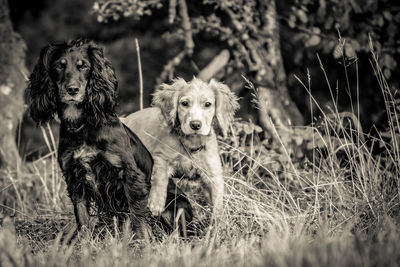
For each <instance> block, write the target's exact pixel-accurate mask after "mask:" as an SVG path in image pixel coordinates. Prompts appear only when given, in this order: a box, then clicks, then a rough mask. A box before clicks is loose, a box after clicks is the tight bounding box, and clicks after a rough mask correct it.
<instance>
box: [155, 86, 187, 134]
mask: <svg viewBox="0 0 400 267" xmlns="http://www.w3.org/2000/svg"><path fill="white" fill-rule="evenodd" d="M185 86H187V82H186V81H185V80H184V79H182V78H177V79H174V80H173V83H172V84H166V83H163V84H161V86H160V89H157V90H156V91H155V92H154V94H153V101H152V105H153V106H156V107H159V108H160V109H161V111H162V113H163V115H164V117H165V118H166V120H167V122H168V123H169V124H170V125H171V126H175V124H176V122H177V110H178V94H179V92H180V91H181V90H182V89H183V88H184V87H185Z"/></svg>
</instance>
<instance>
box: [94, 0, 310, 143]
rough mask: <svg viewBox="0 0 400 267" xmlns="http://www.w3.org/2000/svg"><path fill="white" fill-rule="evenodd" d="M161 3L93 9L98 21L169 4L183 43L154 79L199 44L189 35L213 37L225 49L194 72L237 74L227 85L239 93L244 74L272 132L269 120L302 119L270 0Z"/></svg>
mask: <svg viewBox="0 0 400 267" xmlns="http://www.w3.org/2000/svg"><path fill="white" fill-rule="evenodd" d="M166 5H167V2H166V1H162V0H151V1H144V0H143V1H141V0H136V1H128V0H118V1H115V0H113V1H110V0H98V1H97V2H95V4H94V7H93V10H94V11H95V13H96V14H97V16H98V20H99V21H100V22H107V21H109V20H118V19H120V18H121V17H133V18H135V19H140V18H142V17H143V16H147V15H151V14H152V12H153V10H154V9H162V8H164V9H167V8H168V12H167V13H168V22H169V25H170V27H169V30H170V31H171V32H170V33H169V36H170V37H172V38H177V39H180V40H182V41H183V47H182V49H181V52H179V53H178V54H177V55H176V56H175V57H174V58H172V59H171V60H170V61H169V62H168V64H166V65H165V67H164V71H163V72H162V73H161V74H160V78H159V81H158V84H159V83H161V82H165V81H166V80H167V79H168V78H171V77H173V75H174V71H175V69H176V67H177V66H178V65H180V64H182V62H183V60H185V59H189V60H190V59H192V58H193V55H194V54H195V53H196V52H198V51H200V50H201V49H202V47H200V46H197V45H196V42H195V41H194V40H198V39H199V38H197V37H205V38H212V39H213V40H216V41H218V43H219V47H224V48H226V49H221V51H220V53H219V54H218V55H215V60H213V61H211V63H210V64H209V65H208V66H206V67H205V68H204V69H203V70H200V71H199V72H198V73H197V75H198V76H199V77H200V78H202V79H203V80H208V79H211V78H212V77H216V78H219V79H222V78H223V79H225V80H226V81H229V80H234V81H235V82H236V83H237V81H238V80H239V81H240V80H241V82H240V83H239V84H240V86H237V87H235V86H232V88H233V90H235V91H236V93H237V94H240V93H241V91H242V90H243V89H244V86H243V85H244V81H243V79H238V78H237V77H240V76H241V74H243V75H244V76H245V77H246V78H247V79H249V80H250V81H251V82H252V83H253V84H255V85H256V87H257V90H256V92H254V95H255V96H256V98H257V99H256V102H257V105H258V108H257V109H256V110H257V115H258V116H257V118H258V121H259V123H260V124H261V126H262V127H263V128H264V129H265V130H268V132H269V133H270V134H271V135H272V136H274V132H275V131H274V129H273V125H272V122H274V123H275V125H279V126H284V125H292V124H293V125H299V124H302V123H303V120H302V116H301V115H300V112H299V111H298V109H297V107H296V105H295V104H294V102H293V101H292V99H291V98H290V96H289V92H288V89H287V86H286V73H285V69H284V67H283V62H282V56H281V51H280V38H279V26H278V23H277V14H276V7H275V0H250V1H246V0H234V1H227V0H226V1H217V0H203V1H186V0H170V1H169V2H168V7H167V6H166ZM196 38H197V39H196ZM231 85H232V84H231ZM246 104H247V105H249V104H250V103H246ZM271 119H272V120H271Z"/></svg>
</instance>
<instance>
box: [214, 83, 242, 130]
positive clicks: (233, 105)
mask: <svg viewBox="0 0 400 267" xmlns="http://www.w3.org/2000/svg"><path fill="white" fill-rule="evenodd" d="M208 86H209V87H210V88H211V89H212V90H213V91H214V94H215V117H216V119H217V123H218V126H219V128H220V130H221V132H222V135H223V136H224V137H226V136H227V134H228V131H229V125H230V124H231V123H232V121H233V117H234V115H235V112H236V110H238V109H239V107H240V106H239V103H238V97H237V96H236V95H235V94H234V93H233V92H231V90H229V87H228V86H226V85H225V84H223V83H220V82H217V81H215V80H214V79H212V80H211V81H210V82H209V84H208Z"/></svg>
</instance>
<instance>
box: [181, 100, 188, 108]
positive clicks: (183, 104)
mask: <svg viewBox="0 0 400 267" xmlns="http://www.w3.org/2000/svg"><path fill="white" fill-rule="evenodd" d="M181 105H182V106H184V107H187V106H189V102H187V101H182V102H181Z"/></svg>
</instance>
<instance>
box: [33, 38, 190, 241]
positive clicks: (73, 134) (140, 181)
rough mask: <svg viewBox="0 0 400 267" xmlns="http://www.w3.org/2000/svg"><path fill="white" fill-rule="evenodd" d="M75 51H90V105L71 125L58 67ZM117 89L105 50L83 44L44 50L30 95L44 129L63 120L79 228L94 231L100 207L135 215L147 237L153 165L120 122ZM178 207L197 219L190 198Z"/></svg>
mask: <svg viewBox="0 0 400 267" xmlns="http://www.w3.org/2000/svg"><path fill="white" fill-rule="evenodd" d="M74 48H79V49H80V50H79V51H81V50H83V51H86V53H85V56H87V57H88V58H87V59H88V61H89V62H90V71H89V75H88V77H87V83H86V88H85V96H84V100H83V101H82V102H79V103H77V104H76V105H75V104H74V107H75V108H76V109H77V110H78V111H79V112H80V113H79V114H80V115H79V117H78V118H76V119H74V120H67V119H64V116H63V112H65V110H66V108H68V105H69V104H68V103H67V104H66V103H65V102H62V101H60V92H59V90H60V89H59V88H57V82H60V81H58V80H57V77H58V76H57V75H56V74H54V70H53V67H52V64H53V63H54V62H55V61H56V60H57V59H59V58H60V57H63V56H65V55H66V54H67V53H69V52H70V51H71V50H72V49H74ZM82 48H83V49H82ZM76 71H79V70H76ZM69 82H70V81H69ZM116 89H117V79H116V77H115V74H114V70H113V68H112V66H111V63H110V62H109V61H108V60H107V59H106V58H105V57H104V56H103V51H102V49H101V48H99V47H98V46H97V45H96V44H94V43H93V42H90V41H86V40H81V39H78V40H73V41H70V42H67V43H65V42H64V43H58V44H50V45H48V46H46V47H45V48H43V50H42V51H41V53H40V58H39V60H38V63H37V64H36V66H35V68H34V70H33V73H32V74H31V75H30V81H29V85H28V89H27V90H28V92H29V96H30V114H31V117H32V118H33V120H34V121H35V122H36V123H37V124H38V125H40V124H43V123H45V122H48V121H49V120H50V119H51V118H52V117H53V115H54V114H56V113H57V114H58V116H59V118H60V120H61V126H60V140H59V147H58V161H59V164H60V167H61V169H62V171H63V174H64V177H65V180H66V183H67V190H68V193H69V196H70V198H71V200H72V203H73V205H74V213H75V217H76V221H77V224H78V227H79V228H80V227H81V226H83V225H87V226H89V208H90V206H91V203H95V206H96V208H97V212H98V215H99V216H100V217H101V218H102V219H110V218H113V217H116V218H118V221H119V222H123V221H124V220H125V219H126V217H127V216H130V218H131V222H132V227H133V230H134V231H136V233H137V235H138V236H139V237H141V236H142V235H143V231H142V230H143V228H146V225H148V224H149V221H150V218H151V217H150V213H149V210H148V209H147V207H146V206H147V197H148V194H149V189H150V175H151V172H152V167H153V160H152V157H151V155H150V153H149V151H148V150H147V149H146V147H145V146H144V145H143V143H142V142H141V141H140V139H139V138H138V137H137V136H136V135H135V134H134V133H133V132H132V131H131V130H129V129H128V128H127V127H126V126H125V125H123V124H122V122H121V121H120V120H119V119H118V117H117V115H116V112H115V108H116ZM169 198H170V199H173V196H171V195H170V196H169ZM175 206H179V207H183V208H184V209H185V212H186V215H187V217H189V218H187V220H188V221H190V220H191V218H192V211H191V206H190V203H189V202H188V200H187V199H186V197H181V196H180V197H179V198H177V201H176V205H175ZM174 208H175V207H172V206H171V207H169V208H168V209H169V210H171V209H174Z"/></svg>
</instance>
